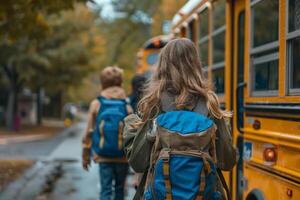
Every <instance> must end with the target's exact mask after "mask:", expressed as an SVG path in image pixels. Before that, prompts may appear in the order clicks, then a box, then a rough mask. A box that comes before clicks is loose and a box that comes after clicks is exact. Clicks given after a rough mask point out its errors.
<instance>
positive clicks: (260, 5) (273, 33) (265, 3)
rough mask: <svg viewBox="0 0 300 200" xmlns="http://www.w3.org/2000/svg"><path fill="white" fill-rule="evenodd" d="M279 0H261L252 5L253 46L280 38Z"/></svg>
mask: <svg viewBox="0 0 300 200" xmlns="http://www.w3.org/2000/svg"><path fill="white" fill-rule="evenodd" d="M278 11H279V1H278V0H261V1H258V2H257V3H256V2H255V4H254V5H253V6H252V9H251V16H252V17H251V18H252V33H253V34H252V37H253V39H252V47H258V46H261V45H265V44H268V43H271V42H274V41H277V40H278Z"/></svg>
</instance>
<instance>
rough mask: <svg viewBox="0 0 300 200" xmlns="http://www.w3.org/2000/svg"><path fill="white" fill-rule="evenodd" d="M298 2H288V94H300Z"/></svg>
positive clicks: (297, 0) (299, 14) (291, 0)
mask: <svg viewBox="0 0 300 200" xmlns="http://www.w3.org/2000/svg"><path fill="white" fill-rule="evenodd" d="M299 19H300V0H289V3H288V34H287V39H288V41H287V52H288V55H287V59H288V61H287V63H288V67H289V69H288V72H289V73H288V74H289V77H288V81H289V83H288V86H289V89H290V92H294V90H295V89H296V90H295V92H297V93H299V92H300V20H299Z"/></svg>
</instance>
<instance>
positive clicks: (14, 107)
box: [5, 83, 19, 131]
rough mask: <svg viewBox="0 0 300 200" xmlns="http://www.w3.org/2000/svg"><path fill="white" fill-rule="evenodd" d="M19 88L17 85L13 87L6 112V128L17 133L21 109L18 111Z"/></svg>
mask: <svg viewBox="0 0 300 200" xmlns="http://www.w3.org/2000/svg"><path fill="white" fill-rule="evenodd" d="M18 92H19V91H18V88H17V87H16V84H14V83H13V84H12V85H11V89H10V92H9V93H10V94H9V98H8V103H7V110H6V120H5V121H6V126H7V128H8V129H9V130H14V131H16V130H17V129H18V128H19V127H18V126H19V124H16V123H18V120H19V119H18V118H19V112H18V111H19V109H18Z"/></svg>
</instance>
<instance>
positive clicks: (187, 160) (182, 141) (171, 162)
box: [144, 110, 221, 200]
mask: <svg viewBox="0 0 300 200" xmlns="http://www.w3.org/2000/svg"><path fill="white" fill-rule="evenodd" d="M215 132H216V125H215V124H214V122H213V121H212V120H211V119H209V118H208V117H206V116H204V115H201V114H199V113H196V112H192V111H182V110H177V111H170V112H166V113H163V114H160V115H159V116H158V117H157V118H156V140H155V144H154V147H153V150H152V154H151V159H150V168H149V171H148V177H147V183H146V189H145V193H144V197H145V199H146V200H150V199H151V200H152V199H156V200H165V199H167V200H171V199H172V200H195V199H197V200H198V199H199V200H200V199H204V200H219V199H221V193H220V192H218V191H217V190H216V184H217V180H216V179H217V174H216V166H215V163H216V153H215Z"/></svg>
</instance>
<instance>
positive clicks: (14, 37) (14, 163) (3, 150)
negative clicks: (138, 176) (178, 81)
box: [0, 0, 187, 200]
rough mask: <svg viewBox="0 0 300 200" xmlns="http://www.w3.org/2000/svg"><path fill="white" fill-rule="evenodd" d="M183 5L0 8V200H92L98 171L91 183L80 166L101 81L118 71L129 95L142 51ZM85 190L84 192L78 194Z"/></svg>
mask: <svg viewBox="0 0 300 200" xmlns="http://www.w3.org/2000/svg"><path fill="white" fill-rule="evenodd" d="M186 2H187V1H186V0H151V1H150V0H122V1H119V0H89V1H88V0H64V1H61V0H50V1H43V0H7V1H1V2H0V199H1V200H9V199H26V200H29V199H98V197H97V196H98V190H99V186H98V180H97V178H98V175H97V169H96V170H95V169H92V171H93V173H90V174H89V175H88V174H87V173H84V172H83V171H82V170H81V166H80V162H79V161H80V156H81V144H80V142H81V141H80V140H81V137H82V133H83V132H84V131H83V130H84V127H85V120H86V118H85V113H86V111H87V108H88V104H89V102H90V101H91V100H92V99H93V98H95V97H96V96H98V95H99V92H100V85H99V72H100V71H101V70H102V69H103V68H104V67H106V66H111V65H117V66H119V67H121V68H122V69H124V72H125V77H124V78H125V83H124V86H125V88H126V92H127V93H128V94H130V93H131V87H130V81H131V78H132V77H133V75H134V73H135V70H136V62H137V53H138V50H139V48H141V46H142V45H143V43H145V41H146V40H148V39H149V38H151V37H153V36H156V35H161V34H166V33H169V32H170V30H171V20H172V17H173V16H174V14H175V13H176V12H177V11H178V10H179V8H180V7H182V5H183V4H184V3H186ZM77 122H78V123H77ZM72 170H73V171H72ZM70 171H72V172H70ZM68 172H69V174H68ZM28 173H29V174H28ZM24 174H25V175H24ZM62 176H63V177H64V178H60V177H62ZM24 177H25V179H24ZM28 179H30V181H29V180H28ZM25 180H26V181H25ZM58 180H60V181H61V183H57V181H58ZM74 180H79V181H77V183H75V184H72V183H73V181H74ZM66 185H68V186H67V187H66ZM85 185H90V186H89V187H88V188H90V189H85V190H83V191H82V190H80V189H78V188H80V187H82V186H85ZM8 186H9V187H8ZM92 186H94V187H92ZM21 188H22V189H21ZM33 188H35V189H33ZM16 191H18V192H16ZM87 194H88V195H87ZM131 195H132V194H131ZM129 197H130V193H129V194H128V198H129Z"/></svg>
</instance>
